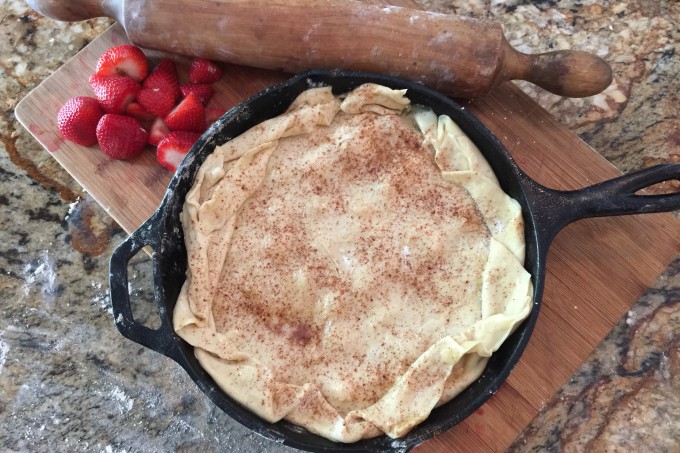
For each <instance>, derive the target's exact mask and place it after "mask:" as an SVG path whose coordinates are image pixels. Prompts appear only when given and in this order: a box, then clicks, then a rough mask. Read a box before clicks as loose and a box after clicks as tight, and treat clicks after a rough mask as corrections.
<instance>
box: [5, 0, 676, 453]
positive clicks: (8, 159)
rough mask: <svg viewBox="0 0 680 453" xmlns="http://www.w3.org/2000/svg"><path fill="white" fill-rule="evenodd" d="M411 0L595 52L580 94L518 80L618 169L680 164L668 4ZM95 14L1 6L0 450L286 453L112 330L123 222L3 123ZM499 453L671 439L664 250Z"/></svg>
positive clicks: (143, 293)
mask: <svg viewBox="0 0 680 453" xmlns="http://www.w3.org/2000/svg"><path fill="white" fill-rule="evenodd" d="M421 4H422V6H423V7H424V8H426V9H430V10H433V11H439V12H450V13H456V14H463V15H470V16H474V17H488V18H493V19H497V20H499V21H500V22H502V23H503V26H504V29H505V31H506V35H507V36H508V39H509V40H510V42H511V43H512V44H513V45H514V46H515V47H517V48H519V49H520V50H523V51H526V52H539V51H546V50H550V49H562V48H575V49H582V50H588V51H591V52H594V53H597V54H598V55H600V56H602V57H603V58H605V59H607V60H608V61H609V62H610V63H611V65H612V67H613V68H614V71H615V82H614V84H612V86H611V87H610V88H609V89H608V90H607V91H606V92H604V93H603V94H601V95H598V96H595V97H592V98H587V99H580V100H574V99H564V98H560V97H557V96H554V95H551V94H548V93H546V92H543V91H541V90H538V89H536V88H534V87H533V86H531V85H529V84H524V83H522V84H520V85H521V86H522V88H523V89H525V90H526V91H527V92H528V93H529V94H530V95H531V96H533V97H534V98H535V99H536V100H537V101H538V102H539V103H540V104H541V105H543V106H544V107H545V108H547V109H548V110H549V111H550V112H551V113H552V114H553V115H554V116H555V117H556V118H558V120H559V121H561V122H562V123H563V124H565V125H568V126H569V127H571V128H572V129H573V130H575V131H576V132H577V133H578V134H580V136H581V137H582V138H583V139H584V140H585V141H586V142H587V143H589V144H590V145H591V146H592V147H593V148H595V149H596V150H597V151H598V152H600V153H601V154H602V155H603V156H604V157H606V158H607V159H609V160H610V161H611V162H612V163H613V164H614V165H615V166H616V167H618V168H619V169H621V170H622V171H624V172H628V171H632V170H636V169H639V168H642V167H645V166H649V165H653V164H656V163H660V162H678V161H680V94H679V92H680V82H679V81H678V74H680V44H678V43H679V42H680V3H678V2H675V1H668V0H666V1H663V0H658V1H641V0H638V1H630V2H617V1H611V0H604V1H598V2H595V1H590V0H580V1H577V0H565V1H559V2H556V1H543V2H528V1H526V0H510V1H502V0H498V1H492V2H489V1H482V0H477V1H466V2H462V1H444V0H421ZM109 24H110V22H109V21H107V20H95V21H88V22H83V23H77V24H64V23H58V22H54V21H52V20H49V19H45V18H42V17H39V16H38V15H37V14H35V13H33V12H32V11H31V10H30V9H29V8H28V7H27V6H26V4H25V3H24V2H23V1H14V0H8V1H4V2H0V35H1V37H2V39H0V103H1V104H2V115H0V138H1V140H2V141H1V142H0V151H1V152H0V225H1V228H0V300H1V301H2V302H1V307H2V316H1V317H0V426H2V429H0V450H2V451H103V452H122V451H126V452H132V451H232V450H233V451H249V452H256V451H288V449H286V448H284V447H280V446H278V445H275V444H273V443H271V442H269V441H267V440H264V439H261V438H259V437H258V436H256V435H254V434H252V433H250V432H249V431H248V430H246V429H245V428H243V427H241V426H240V425H238V424H237V423H235V422H233V421H232V420H231V419H230V418H229V417H227V416H226V415H225V414H223V413H222V412H221V411H220V410H219V409H217V408H216V407H215V406H214V405H213V404H212V403H210V402H209V401H208V400H207V399H206V398H205V397H204V396H203V394H202V393H200V392H199V391H198V390H197V388H196V387H195V386H194V384H193V383H192V382H191V381H190V379H189V378H188V377H187V376H186V375H185V373H184V372H183V371H182V370H181V369H180V368H179V367H178V366H177V365H175V364H174V362H172V361H170V360H169V359H166V358H164V357H162V356H160V355H159V354H156V353H154V352H151V351H149V350H147V349H145V348H143V347H142V346H139V345H136V344H134V343H132V342H130V341H127V340H125V339H124V338H122V337H121V336H120V335H119V334H118V332H117V330H116V328H115V326H114V323H113V320H112V316H111V304H110V299H109V296H108V285H107V278H108V260H109V258H110V256H111V252H112V250H113V249H114V248H115V247H116V246H117V245H118V244H119V243H120V242H121V241H122V240H123V239H124V237H125V234H124V232H123V231H122V230H121V229H120V228H119V227H118V226H117V225H116V224H115V223H114V222H113V221H112V220H111V219H110V218H109V217H108V216H107V215H106V213H105V212H104V211H103V210H102V209H101V208H99V206H97V205H96V203H94V202H93V201H92V199H91V198H90V197H89V196H88V195H87V194H86V193H84V191H83V190H82V188H80V187H79V186H78V184H77V183H76V182H75V181H74V180H73V179H72V178H71V177H70V176H69V175H68V174H67V173H66V172H65V171H64V170H62V169H61V167H60V166H59V165H58V164H57V163H56V161H54V160H53V159H52V157H51V156H50V155H49V154H48V153H47V152H46V151H44V150H43V149H42V147H41V146H40V145H39V144H38V143H37V142H35V141H34V140H33V139H32V138H31V136H30V134H28V133H27V132H26V131H25V130H24V129H23V128H22V127H21V126H20V125H19V124H18V122H17V121H16V119H15V117H14V114H13V109H14V107H15V106H16V104H17V102H18V101H19V100H20V99H21V98H22V97H23V96H25V95H26V94H28V93H29V91H30V90H31V89H32V88H34V87H35V86H37V84H39V83H40V82H41V81H42V80H43V79H45V78H46V77H47V76H49V75H50V74H51V73H52V72H53V71H54V70H56V69H57V68H58V67H59V66H60V65H62V64H63V63H64V62H65V61H67V60H68V58H70V57H71V56H73V55H74V54H75V53H76V52H78V50H80V49H81V48H82V47H84V46H85V45H87V43H88V42H89V41H90V40H92V39H94V38H95V37H96V36H97V35H98V34H99V33H101V32H102V31H103V30H105V29H106V27H107V26H108V25H109ZM667 186H675V189H678V186H680V184H677V183H669V184H667ZM149 269H150V264H149V261H148V259H145V258H144V257H141V256H139V255H138V256H137V258H136V259H135V261H134V262H133V264H132V268H131V272H130V275H131V287H130V289H131V291H132V294H133V297H134V305H135V310H136V312H135V317H136V319H140V320H141V321H142V322H144V320H145V319H147V320H148V323H149V324H152V325H153V322H154V317H153V313H152V308H151V306H150V302H149V301H151V300H152V296H151V292H150V291H151V290H150V276H149ZM511 450H512V451H515V452H525V451H565V452H572V451H584V452H597V451H626V452H627V451H642V450H648V451H655V452H656V451H669V452H670V451H680V257H678V258H676V260H675V261H674V262H673V263H671V265H670V266H669V267H668V268H667V269H666V271H665V272H664V274H663V275H662V276H661V277H660V278H659V279H658V280H657V282H656V283H655V284H654V286H653V287H652V288H650V289H648V290H647V291H646V292H645V293H644V294H643V295H642V297H641V298H640V299H639V301H638V302H637V303H636V304H635V305H634V306H633V308H632V309H631V310H630V312H629V313H628V314H627V316H625V317H624V318H623V319H621V321H620V322H619V323H618V325H617V326H616V327H615V328H614V330H613V331H612V332H611V334H610V335H609V336H608V337H607V339H605V341H603V343H602V344H601V345H600V346H599V347H598V348H597V349H596V351H594V352H593V354H592V355H591V357H590V358H589V359H588V361H587V362H586V363H585V364H584V365H583V366H582V367H581V368H580V369H579V370H578V371H577V372H576V373H575V374H574V376H573V377H572V378H571V379H570V381H569V382H567V383H566V384H565V386H564V387H563V388H562V389H561V390H560V391H559V393H558V394H557V395H556V396H555V397H554V398H553V400H551V401H546V402H545V407H544V408H543V410H542V411H541V413H540V414H539V415H538V417H537V418H536V419H535V420H534V421H533V422H532V423H531V425H530V426H529V427H528V428H527V429H526V430H525V432H524V433H523V434H522V436H521V437H520V438H519V439H518V440H517V441H516V442H515V444H514V445H513V447H512V448H511ZM470 451H477V448H476V446H470Z"/></svg>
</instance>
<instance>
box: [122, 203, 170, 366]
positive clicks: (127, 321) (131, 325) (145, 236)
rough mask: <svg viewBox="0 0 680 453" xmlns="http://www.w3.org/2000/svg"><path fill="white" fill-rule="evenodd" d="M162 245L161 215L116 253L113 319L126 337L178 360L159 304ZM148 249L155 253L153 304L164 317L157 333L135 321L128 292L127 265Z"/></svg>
mask: <svg viewBox="0 0 680 453" xmlns="http://www.w3.org/2000/svg"><path fill="white" fill-rule="evenodd" d="M159 245H160V237H159V233H158V215H157V214H154V215H153V216H151V218H149V220H147V221H146V222H144V224H143V225H142V226H140V227H139V228H138V229H137V230H135V231H134V232H133V233H132V234H131V235H130V236H129V237H128V238H127V239H126V240H125V241H124V242H123V243H122V244H121V245H120V246H118V248H117V249H116V250H115V251H114V252H113V255H112V256H111V262H110V267H109V269H110V272H109V286H110V290H111V305H112V306H113V317H114V320H115V323H116V327H117V328H118V331H119V332H120V333H121V334H122V335H123V336H124V337H126V338H128V339H130V340H132V341H134V342H136V343H139V344H141V345H143V346H146V347H147V348H149V349H153V350H154V351H156V352H160V353H161V354H164V355H166V356H168V357H170V358H172V359H176V357H177V354H178V352H179V348H178V345H177V343H176V342H175V341H174V340H173V339H174V335H173V329H172V325H171V322H170V321H169V320H168V317H167V316H163V315H164V307H162V306H161V305H160V304H159V297H160V296H159V292H158V288H159V286H158V283H159V282H158V280H159V278H158V275H157V268H158V266H157V265H156V250H157V249H158V247H159ZM146 246H149V247H150V248H151V249H153V251H154V252H153V254H152V260H153V261H154V263H153V279H154V299H155V300H154V302H155V304H156V306H157V307H158V309H159V314H160V315H161V326H160V327H159V328H158V329H156V330H154V329H150V328H148V327H146V326H145V325H143V324H139V323H137V322H136V321H135V320H134V318H133V316H132V306H131V305H130V292H129V289H128V288H129V286H128V272H127V268H128V263H129V261H130V259H131V258H132V257H134V256H135V255H136V254H137V253H138V252H139V251H140V250H141V249H142V248H144V247H146Z"/></svg>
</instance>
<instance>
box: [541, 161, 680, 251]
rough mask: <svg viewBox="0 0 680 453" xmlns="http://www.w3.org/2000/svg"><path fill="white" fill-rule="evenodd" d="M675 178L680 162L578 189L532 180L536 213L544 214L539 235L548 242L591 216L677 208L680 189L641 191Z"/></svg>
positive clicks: (679, 173)
mask: <svg viewBox="0 0 680 453" xmlns="http://www.w3.org/2000/svg"><path fill="white" fill-rule="evenodd" d="M672 180H680V164H662V165H656V166H654V167H650V168H646V169H644V170H640V171H637V172H634V173H630V174H627V175H623V176H619V177H617V178H614V179H610V180H608V181H604V182H601V183H598V184H594V185H592V186H588V187H585V188H583V189H579V190H571V191H559V190H554V189H549V188H547V187H543V186H541V185H540V184H537V183H533V187H532V191H533V192H534V193H533V196H534V198H535V199H536V200H538V202H537V206H538V208H539V209H538V210H537V212H536V215H537V216H539V217H541V221H540V222H539V223H540V225H541V226H542V231H539V236H540V237H541V238H542V239H544V240H547V241H548V243H549V242H550V241H551V240H552V238H553V237H554V236H555V235H556V234H557V233H558V232H559V231H560V230H561V229H562V228H564V227H565V226H566V225H568V224H570V223H572V222H575V221H577V220H580V219H585V218H589V217H605V216H618V215H626V214H649V213H654V212H668V211H674V210H678V209H680V192H674V193H667V194H661V195H644V194H641V193H638V192H639V191H641V190H643V189H646V188H649V187H651V186H653V185H654V184H658V183H662V182H666V181H672Z"/></svg>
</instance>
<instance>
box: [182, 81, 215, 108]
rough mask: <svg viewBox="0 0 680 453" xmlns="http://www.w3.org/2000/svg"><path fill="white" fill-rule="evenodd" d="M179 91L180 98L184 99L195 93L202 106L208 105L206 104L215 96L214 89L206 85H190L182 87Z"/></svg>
mask: <svg viewBox="0 0 680 453" xmlns="http://www.w3.org/2000/svg"><path fill="white" fill-rule="evenodd" d="M180 89H181V90H182V96H184V97H186V96H187V95H188V94H189V93H195V94H196V96H198V98H199V99H200V100H201V104H203V105H204V106H205V105H208V102H210V100H211V99H212V97H213V95H214V94H215V89H214V88H213V87H212V86H210V85H208V84H207V83H190V84H188V85H182V86H181V87H180Z"/></svg>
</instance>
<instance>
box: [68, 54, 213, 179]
mask: <svg viewBox="0 0 680 453" xmlns="http://www.w3.org/2000/svg"><path fill="white" fill-rule="evenodd" d="M149 69H150V68H149V63H148V61H147V59H146V56H145V55H144V53H143V52H142V50H141V49H139V48H138V47H135V46H133V45H122V46H117V47H113V48H111V49H109V50H107V51H106V52H105V53H104V54H103V55H102V56H101V57H99V60H98V61H97V68H96V72H95V73H94V74H92V75H91V76H90V79H89V82H90V86H91V87H92V90H93V91H94V97H87V96H78V97H74V98H71V99H69V100H68V101H67V102H66V103H65V104H64V106H63V107H62V108H61V110H59V114H58V116H57V121H58V125H59V132H60V133H61V135H62V137H64V138H65V139H66V140H70V141H72V142H74V143H77V144H79V145H82V146H93V145H95V144H99V148H100V149H101V150H102V151H103V152H104V153H106V155H107V156H109V157H111V158H113V159H131V158H133V157H135V156H138V155H139V154H141V153H142V151H143V150H144V149H145V148H146V147H147V145H152V146H156V159H157V160H158V162H159V163H160V164H161V165H163V166H164V167H165V168H167V169H169V170H171V171H175V170H176V169H177V167H178V166H179V164H180V163H181V162H182V159H183V158H184V156H186V154H187V153H188V152H189V149H191V147H192V146H193V144H194V143H195V142H196V140H198V138H199V137H200V136H201V134H202V133H203V132H204V131H205V130H206V129H207V128H208V126H209V125H210V124H212V123H213V122H214V121H215V120H217V119H218V118H219V117H220V116H222V114H223V113H224V110H220V109H214V108H207V105H208V103H209V102H210V100H211V99H212V97H213V95H214V94H215V90H214V89H213V87H212V84H213V83H215V82H217V81H219V80H220V78H221V77H222V71H221V70H220V68H219V67H218V66H217V65H216V64H214V63H213V62H211V61H208V60H204V59H196V60H194V61H193V62H192V64H191V67H190V68H189V83H187V84H184V85H181V84H180V81H179V78H178V76H177V68H176V67H175V63H174V62H173V61H172V60H169V59H163V60H161V61H160V62H159V63H158V64H157V65H156V67H155V68H153V70H152V71H150V72H149Z"/></svg>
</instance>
